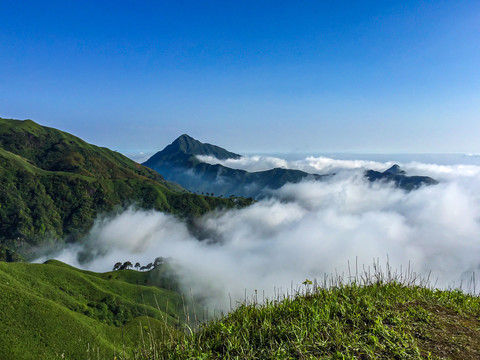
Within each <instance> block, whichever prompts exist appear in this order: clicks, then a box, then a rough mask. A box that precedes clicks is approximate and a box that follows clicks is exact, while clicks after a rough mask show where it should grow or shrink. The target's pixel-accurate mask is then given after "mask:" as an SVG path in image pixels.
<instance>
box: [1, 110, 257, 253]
mask: <svg viewBox="0 0 480 360" xmlns="http://www.w3.org/2000/svg"><path fill="white" fill-rule="evenodd" d="M132 203H135V204H137V205H138V206H139V207H141V208H145V209H156V210H160V211H166V212H170V213H175V214H180V215H183V216H194V215H199V214H202V213H205V212H207V211H210V210H213V209H215V208H217V207H234V206H237V205H242V204H243V205H245V204H247V203H248V202H247V201H245V200H243V199H237V200H236V202H235V201H233V200H232V199H220V198H214V197H210V196H198V195H195V194H190V193H188V192H186V191H185V190H183V189H181V188H180V187H179V186H178V185H174V184H172V183H169V182H167V181H165V180H164V179H163V178H162V177H161V176H160V175H159V174H158V173H156V172H155V171H153V170H151V169H149V168H147V167H145V166H142V165H140V164H137V163H135V162H134V161H132V160H130V159H128V158H126V157H125V156H123V155H121V154H119V153H117V152H114V151H111V150H108V149H106V148H101V147H97V146H94V145H91V144H87V143H86V142H84V141H83V140H81V139H79V138H77V137H75V136H73V135H70V134H67V133H65V132H62V131H59V130H56V129H52V128H47V127H43V126H40V125H38V124H36V123H34V122H33V121H31V120H25V121H19V120H7V119H1V118H0V260H2V259H3V260H5V259H8V258H9V257H10V258H12V259H15V256H12V251H11V250H12V249H14V250H16V251H19V252H21V253H23V254H24V255H26V256H27V257H28V254H29V250H30V249H31V248H32V246H36V245H38V244H43V243H45V241H50V242H58V241H59V239H65V238H67V240H70V241H75V240H76V239H77V238H78V237H81V236H82V235H83V234H84V233H85V232H86V231H88V229H89V228H90V227H91V226H92V224H93V220H94V219H95V218H96V217H97V215H98V214H99V213H104V212H110V211H112V210H113V209H115V207H118V206H120V207H124V206H128V205H129V204H132Z"/></svg>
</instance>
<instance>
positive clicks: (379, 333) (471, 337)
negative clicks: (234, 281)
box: [143, 276, 480, 359]
mask: <svg viewBox="0 0 480 360" xmlns="http://www.w3.org/2000/svg"><path fill="white" fill-rule="evenodd" d="M304 285H305V286H306V288H305V289H304V291H303V292H302V293H297V295H296V296H291V297H284V298H283V299H277V300H273V301H267V302H265V303H262V304H259V303H257V302H256V301H253V303H250V304H246V303H245V304H242V305H241V306H239V307H238V308H237V309H236V310H235V311H232V312H231V313H229V314H227V315H225V316H223V317H221V318H219V319H217V320H215V321H211V322H208V323H206V324H204V325H202V326H201V327H200V329H199V330H198V331H196V332H187V333H183V334H182V335H181V336H180V337H170V338H167V341H163V342H161V343H160V344H159V345H158V346H157V347H156V349H155V351H144V357H143V359H480V318H479V317H480V298H479V297H478V296H473V295H467V294H465V293H462V292H461V291H458V290H451V291H440V290H434V289H430V288H428V287H426V286H424V284H416V283H415V282H409V281H407V282H405V281H399V279H392V278H390V279H385V278H383V277H375V276H374V277H372V278H367V279H366V280H365V279H364V280H362V281H353V282H350V283H348V284H344V283H343V282H342V281H341V280H339V281H337V282H336V283H335V284H331V286H327V287H324V286H322V287H319V286H312V285H311V282H310V281H308V280H307V281H306V282H305V283H304Z"/></svg>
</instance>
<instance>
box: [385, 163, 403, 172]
mask: <svg viewBox="0 0 480 360" xmlns="http://www.w3.org/2000/svg"><path fill="white" fill-rule="evenodd" d="M384 173H385V174H391V175H405V174H406V172H405V171H403V170H402V169H401V168H400V166H398V165H397V164H395V165H393V166H392V167H391V168H389V169H387V170H385V171H384Z"/></svg>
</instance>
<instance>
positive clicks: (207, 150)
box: [162, 134, 241, 159]
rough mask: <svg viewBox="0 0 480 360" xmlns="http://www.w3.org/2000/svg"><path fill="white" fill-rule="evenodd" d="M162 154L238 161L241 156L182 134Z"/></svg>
mask: <svg viewBox="0 0 480 360" xmlns="http://www.w3.org/2000/svg"><path fill="white" fill-rule="evenodd" d="M162 152H166V153H170V154H171V153H178V152H180V153H184V154H187V155H191V156H195V155H209V156H214V157H216V158H217V159H230V158H233V159H238V158H240V157H241V156H240V155H238V154H235V153H232V152H230V151H227V150H225V149H224V148H221V147H220V146H216V145H212V144H208V143H202V142H200V141H198V140H196V139H194V138H193V137H191V136H190V135H187V134H182V135H180V136H179V137H178V138H177V139H175V140H174V141H173V142H172V143H171V144H170V145H168V146H167V147H166V148H165V149H164V150H163V151H162Z"/></svg>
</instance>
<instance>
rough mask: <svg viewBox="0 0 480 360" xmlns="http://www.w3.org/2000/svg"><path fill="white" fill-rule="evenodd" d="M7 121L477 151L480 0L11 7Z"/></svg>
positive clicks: (263, 142)
mask: <svg viewBox="0 0 480 360" xmlns="http://www.w3.org/2000/svg"><path fill="white" fill-rule="evenodd" d="M0 116H1V117H8V118H18V119H25V118H30V119H33V120H35V121H37V122H39V123H40V124H42V125H47V126H52V127H56V128H59V129H62V130H65V131H68V132H71V133H73V134H75V135H77V136H80V137H82V138H83V139H85V140H87V141H88V142H91V143H94V144H97V145H101V146H107V147H109V148H112V149H114V150H119V151H122V152H124V153H134V152H137V151H154V150H160V149H162V148H163V147H164V146H166V145H167V144H168V143H170V142H171V141H173V140H174V139H175V138H176V137H177V136H179V135H180V134H182V133H188V134H190V135H192V136H194V137H195V138H198V139H199V140H202V141H205V142H210V143H215V144H219V145H221V146H224V147H227V148H228V149H230V150H232V151H237V152H294V151H299V152H364V153H365V152H371V153H410V152H474V153H480V136H479V135H480V2H478V1H335V2H334V1H313V0H312V1H301V0H300V1H278V0H277V1H258V0H257V1H198V0H197V1H141V2H134V1H118V0H117V1H82V2H80V1H48V0H47V1H41V2H40V1H38V2H37V1H10V0H2V1H1V2H0Z"/></svg>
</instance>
